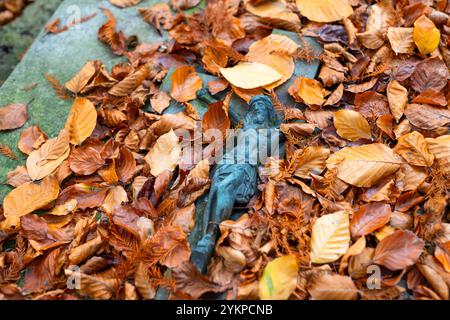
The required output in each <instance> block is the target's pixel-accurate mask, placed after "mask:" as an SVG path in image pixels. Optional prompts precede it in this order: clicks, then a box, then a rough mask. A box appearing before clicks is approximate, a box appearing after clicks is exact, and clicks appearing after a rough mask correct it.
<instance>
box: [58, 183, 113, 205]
mask: <svg viewBox="0 0 450 320" xmlns="http://www.w3.org/2000/svg"><path fill="white" fill-rule="evenodd" d="M107 192H108V188H105V187H103V188H102V187H96V186H90V185H87V184H84V183H77V184H74V185H71V186H70V187H67V188H65V189H64V190H63V191H61V194H60V195H59V197H58V200H57V202H56V203H57V204H63V203H65V202H67V201H68V200H70V199H76V200H77V202H78V208H79V209H80V210H85V209H87V208H96V207H99V206H101V204H102V203H103V200H104V199H105V197H106V194H107Z"/></svg>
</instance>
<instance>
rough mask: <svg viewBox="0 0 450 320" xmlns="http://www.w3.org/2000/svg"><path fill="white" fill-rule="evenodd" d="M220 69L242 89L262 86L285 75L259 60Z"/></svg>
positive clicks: (226, 77)
mask: <svg viewBox="0 0 450 320" xmlns="http://www.w3.org/2000/svg"><path fill="white" fill-rule="evenodd" d="M219 70H220V73H221V74H222V76H224V78H225V79H227V80H228V81H229V82H230V83H231V84H232V85H234V86H236V87H238V88H242V89H254V88H258V87H262V86H265V85H268V84H271V83H273V82H275V81H278V80H280V79H281V78H282V77H283V76H282V75H281V74H279V73H278V71H276V70H275V69H273V68H272V67H270V66H268V65H265V64H262V63H258V62H242V63H239V64H237V65H235V66H234V67H231V68H219Z"/></svg>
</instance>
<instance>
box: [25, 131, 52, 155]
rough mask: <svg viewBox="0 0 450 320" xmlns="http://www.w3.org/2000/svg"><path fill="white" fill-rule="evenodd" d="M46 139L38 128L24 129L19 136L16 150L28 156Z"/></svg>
mask: <svg viewBox="0 0 450 320" xmlns="http://www.w3.org/2000/svg"><path fill="white" fill-rule="evenodd" d="M46 139H47V136H46V135H45V133H44V132H43V131H42V130H41V128H39V127H38V126H31V127H28V128H26V129H25V130H23V131H22V133H21V134H20V139H19V143H18V148H19V150H20V151H22V152H23V153H25V154H30V153H31V152H32V151H33V150H34V149H38V148H39V147H40V146H41V145H42V144H43V143H44V142H45V140H46Z"/></svg>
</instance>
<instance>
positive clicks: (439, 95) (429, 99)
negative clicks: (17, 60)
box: [412, 88, 447, 107]
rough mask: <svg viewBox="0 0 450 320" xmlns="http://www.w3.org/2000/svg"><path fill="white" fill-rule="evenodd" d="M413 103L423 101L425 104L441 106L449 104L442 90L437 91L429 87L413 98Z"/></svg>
mask: <svg viewBox="0 0 450 320" xmlns="http://www.w3.org/2000/svg"><path fill="white" fill-rule="evenodd" d="M412 102H413V103H423V104H432V105H437V106H441V107H446V106H447V98H446V97H445V94H444V93H443V92H441V91H437V90H435V89H431V88H430V89H427V90H425V91H422V92H421V93H420V94H419V95H418V96H416V97H414V99H412Z"/></svg>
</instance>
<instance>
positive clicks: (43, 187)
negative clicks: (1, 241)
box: [3, 176, 59, 218]
mask: <svg viewBox="0 0 450 320" xmlns="http://www.w3.org/2000/svg"><path fill="white" fill-rule="evenodd" d="M58 194H59V185H58V181H57V180H56V178H54V177H53V176H49V177H46V178H45V179H44V180H42V182H41V183H40V184H37V183H34V182H26V183H24V184H22V185H20V186H19V187H17V188H16V189H14V190H12V191H11V192H10V193H8V194H7V195H6V197H5V199H4V200H3V210H4V211H3V214H4V216H5V217H6V218H8V217H21V216H24V215H26V214H28V213H31V212H33V211H34V210H37V209H40V208H42V207H44V206H46V205H47V204H49V203H51V202H52V201H53V200H55V199H56V198H57V197H58Z"/></svg>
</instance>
